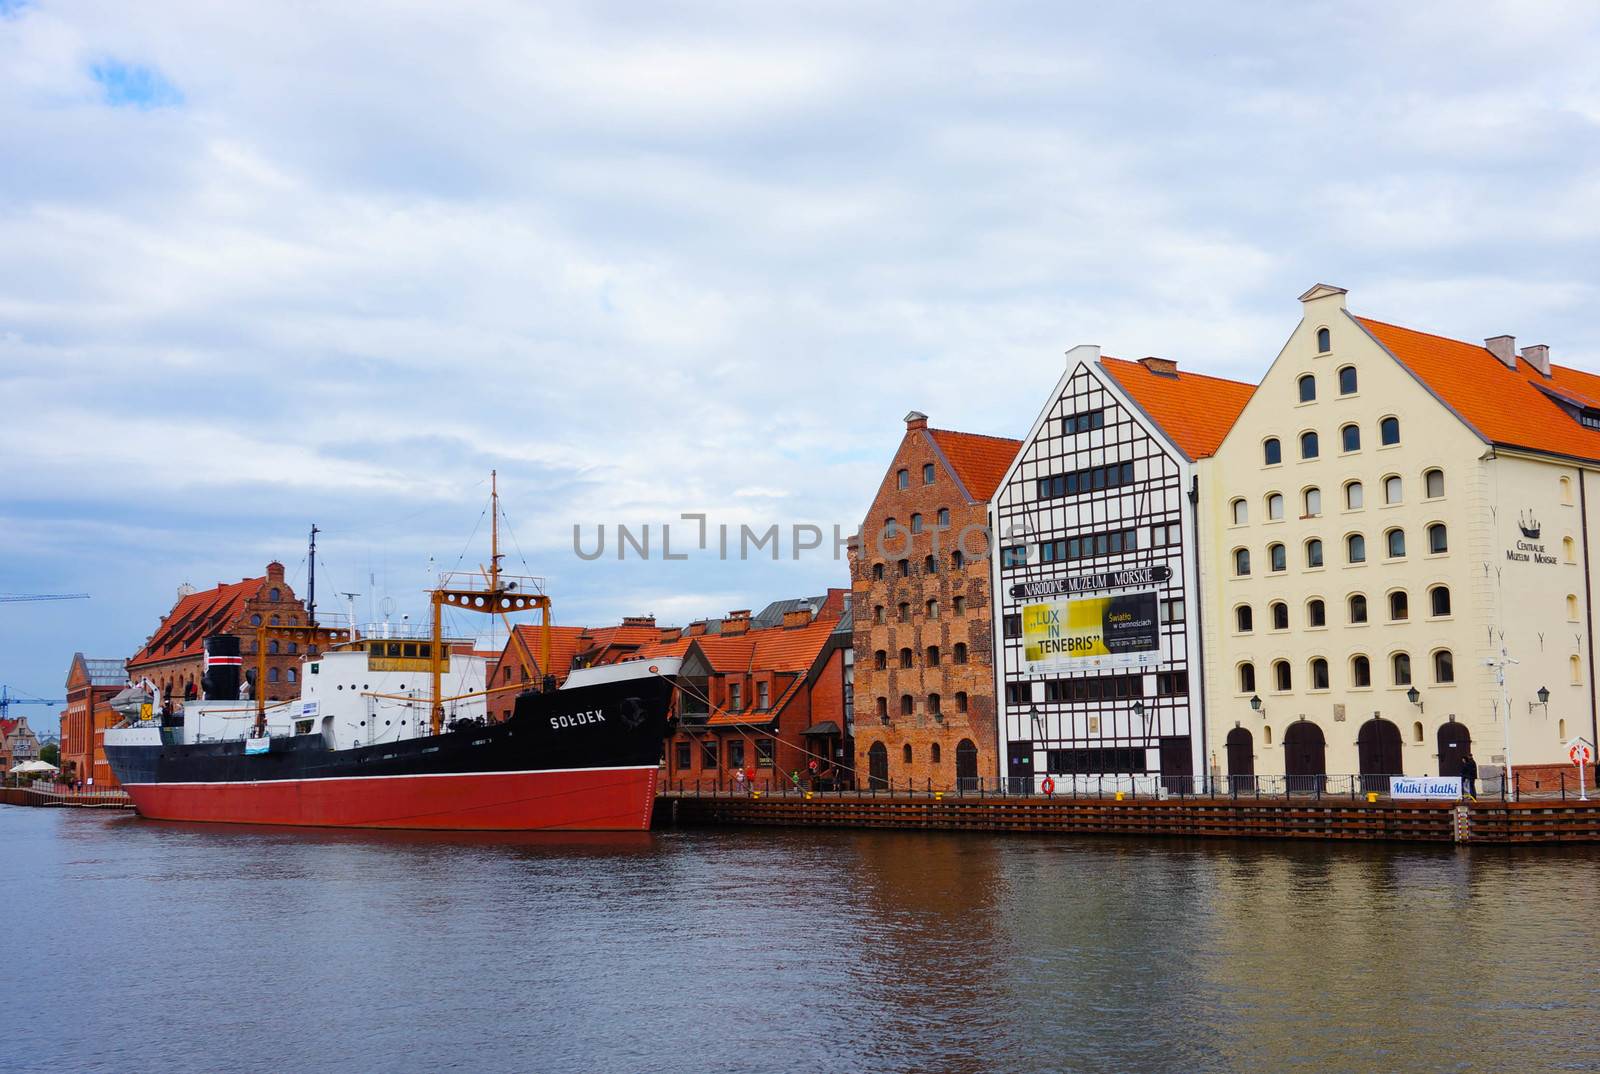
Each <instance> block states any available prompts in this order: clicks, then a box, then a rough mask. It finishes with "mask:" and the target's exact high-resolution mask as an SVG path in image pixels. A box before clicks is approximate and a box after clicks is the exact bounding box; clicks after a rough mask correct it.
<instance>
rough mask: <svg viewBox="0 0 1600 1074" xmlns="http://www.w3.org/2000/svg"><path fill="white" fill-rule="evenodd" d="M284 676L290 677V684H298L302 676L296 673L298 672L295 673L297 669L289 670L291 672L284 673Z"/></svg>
mask: <svg viewBox="0 0 1600 1074" xmlns="http://www.w3.org/2000/svg"><path fill="white" fill-rule="evenodd" d="M284 674H285V675H286V676H288V679H289V681H290V682H297V681H299V678H300V676H299V674H298V673H297V672H296V671H295V669H294V668H290V669H289V670H288V671H286V672H284Z"/></svg>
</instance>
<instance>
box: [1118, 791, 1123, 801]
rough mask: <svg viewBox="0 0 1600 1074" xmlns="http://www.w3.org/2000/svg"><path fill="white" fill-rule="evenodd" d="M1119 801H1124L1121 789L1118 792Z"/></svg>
mask: <svg viewBox="0 0 1600 1074" xmlns="http://www.w3.org/2000/svg"><path fill="white" fill-rule="evenodd" d="M1117 801H1119V802H1120V801H1122V792H1121V791H1118V792H1117Z"/></svg>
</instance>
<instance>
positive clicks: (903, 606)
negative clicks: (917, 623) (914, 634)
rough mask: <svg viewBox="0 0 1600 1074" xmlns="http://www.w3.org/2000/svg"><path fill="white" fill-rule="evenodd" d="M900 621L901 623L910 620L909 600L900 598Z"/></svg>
mask: <svg viewBox="0 0 1600 1074" xmlns="http://www.w3.org/2000/svg"><path fill="white" fill-rule="evenodd" d="M900 621H901V622H902V623H909V622H911V602H910V601H906V600H902V601H901V602H900Z"/></svg>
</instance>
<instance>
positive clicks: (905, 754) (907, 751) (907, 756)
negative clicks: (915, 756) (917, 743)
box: [900, 742, 911, 764]
mask: <svg viewBox="0 0 1600 1074" xmlns="http://www.w3.org/2000/svg"><path fill="white" fill-rule="evenodd" d="M900 757H901V759H902V760H904V761H905V763H906V764H910V763H911V743H909V742H907V743H906V744H905V746H904V747H902V749H901V750H900Z"/></svg>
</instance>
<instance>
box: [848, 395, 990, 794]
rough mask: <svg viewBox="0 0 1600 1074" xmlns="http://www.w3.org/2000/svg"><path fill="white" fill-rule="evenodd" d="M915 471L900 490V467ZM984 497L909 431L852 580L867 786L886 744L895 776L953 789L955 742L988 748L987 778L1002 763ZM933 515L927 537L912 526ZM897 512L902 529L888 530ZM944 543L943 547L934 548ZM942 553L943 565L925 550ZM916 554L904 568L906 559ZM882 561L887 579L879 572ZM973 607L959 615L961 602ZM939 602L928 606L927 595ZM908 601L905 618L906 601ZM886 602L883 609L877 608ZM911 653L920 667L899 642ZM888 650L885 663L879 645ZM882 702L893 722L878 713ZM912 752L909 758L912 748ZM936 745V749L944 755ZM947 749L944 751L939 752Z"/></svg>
mask: <svg viewBox="0 0 1600 1074" xmlns="http://www.w3.org/2000/svg"><path fill="white" fill-rule="evenodd" d="M928 463H934V473H933V481H932V483H931V484H930V483H927V482H926V481H925V480H924V469H923V468H924V466H925V465H926V464H928ZM901 470H905V471H906V472H907V475H908V479H907V487H906V488H903V489H902V488H900V487H899V478H898V474H899V471H901ZM941 509H946V510H948V511H949V512H950V516H949V517H950V522H949V528H948V529H945V530H943V531H938V530H937V529H936V527H937V519H938V517H939V511H940V510H941ZM987 510H988V508H987V504H986V503H969V502H968V501H967V500H966V497H965V496H964V495H963V494H962V492H961V490H960V489H959V488H958V486H957V484H956V481H955V479H954V477H953V476H952V475H951V473H950V471H949V470H948V469H947V468H945V467H944V466H942V465H941V464H940V463H939V456H938V454H937V452H936V451H935V448H934V446H933V444H932V442H931V440H930V438H929V437H928V436H927V434H926V430H925V429H924V428H921V427H917V426H916V423H912V427H908V429H907V431H906V435H905V437H904V439H903V440H902V441H901V444H900V448H899V450H898V451H897V452H896V453H895V457H894V462H893V463H892V464H891V465H890V467H889V471H888V473H887V475H886V476H885V478H884V481H883V484H882V486H881V487H880V488H879V490H878V494H877V497H876V498H875V499H874V500H873V503H872V508H871V510H870V511H869V512H868V513H867V517H866V520H865V521H864V522H863V523H862V528H861V540H860V542H859V544H858V545H857V546H856V547H854V548H852V550H851V560H850V577H851V585H852V587H853V590H854V598H853V607H854V609H855V719H856V733H855V755H856V769H857V772H858V773H859V780H860V782H861V784H862V785H863V786H865V784H866V779H867V774H868V772H869V770H870V755H871V751H872V748H873V746H874V745H875V744H877V743H882V744H883V746H884V748H885V750H886V751H887V754H888V769H889V772H888V774H889V778H890V779H891V780H893V781H895V782H896V783H900V782H903V781H905V780H906V779H910V780H912V781H914V782H915V783H916V784H917V785H918V786H923V785H927V784H931V785H932V786H934V787H936V788H937V787H952V786H954V783H955V778H956V747H957V746H958V745H959V744H960V742H961V741H962V740H964V739H967V740H971V741H972V742H973V743H974V744H975V745H976V746H977V750H978V771H977V775H979V776H984V777H990V776H993V775H994V774H995V773H996V772H997V771H998V770H999V769H998V762H997V760H996V752H995V748H996V747H995V739H996V723H995V696H994V661H993V651H994V643H993V637H994V632H993V623H992V620H991V618H990V601H989V597H990V591H989V585H990V579H989V558H988V553H989V549H988V545H987V543H986V542H985V540H984V539H983V537H982V535H981V531H982V530H983V528H984V527H986V526H987V524H988V514H987ZM916 514H920V515H921V516H922V519H923V527H924V530H923V532H922V533H915V534H914V533H911V532H910V526H911V520H912V516H913V515H916ZM890 518H893V519H895V520H896V523H897V524H898V526H899V527H900V529H901V532H900V533H899V535H898V536H893V537H885V538H883V540H882V542H881V546H880V542H879V535H880V534H882V533H884V530H885V527H886V525H887V522H888V520H889V519H890ZM967 527H973V529H971V530H970V531H969V532H968V533H967V536H966V538H965V547H964V548H961V549H960V551H961V552H962V558H963V563H962V565H961V566H959V567H957V566H955V565H954V561H953V559H952V554H953V553H954V552H956V551H957V550H958V549H957V538H958V536H959V535H961V533H962V531H963V529H965V528H967ZM936 544H937V547H936ZM929 556H933V557H934V563H933V569H932V570H930V569H929V568H928V563H927V558H928V557H929ZM902 559H903V560H905V561H906V573H905V575H904V576H902V575H901V572H900V561H901V560H902ZM880 565H881V567H882V577H881V578H879V577H878V573H879V572H878V570H877V568H878V567H879V566H880ZM958 598H959V600H960V602H961V603H962V605H963V607H962V609H961V611H960V613H959V614H958V612H957V600H958ZM929 601H935V602H936V603H937V611H936V613H934V614H931V615H930V614H929V609H928V602H929ZM902 604H905V605H907V606H908V611H909V618H908V619H905V620H903V619H902V618H901V614H900V605H902ZM879 609H881V610H882V611H881V615H880V612H879ZM958 644H963V645H965V646H966V655H967V660H966V663H965V664H958V663H956V662H955V655H956V646H957V645H958ZM930 646H937V647H938V650H939V663H938V664H937V665H936V666H935V665H932V664H931V663H930V661H929V656H928V648H929V647H930ZM903 648H904V649H910V650H911V666H910V667H909V668H902V667H901V666H900V650H901V649H903ZM880 651H882V652H884V653H885V654H886V665H887V666H886V667H885V668H883V669H879V668H878V667H877V662H876V654H877V653H878V652H880ZM962 693H965V694H966V697H967V711H965V712H961V711H959V706H958V703H957V697H958V695H959V694H962ZM935 694H937V695H938V697H939V709H940V711H939V712H937V713H935V712H933V711H931V704H932V702H931V700H930V698H931V695H935ZM906 695H909V696H910V698H911V713H910V715H904V714H903V713H902V711H901V707H902V698H903V697H904V696H906ZM880 698H881V699H883V700H884V702H885V704H884V708H885V709H886V710H887V718H886V719H885V718H882V717H880V715H879V711H880V710H879V699H880ZM908 746H909V747H910V751H911V752H910V756H911V760H910V762H909V763H908V762H907V761H906V760H905V757H906V747H908ZM935 747H937V751H935ZM936 752H937V757H936V756H935V753H936Z"/></svg>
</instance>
